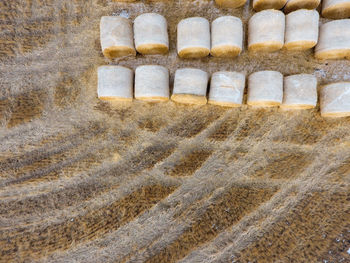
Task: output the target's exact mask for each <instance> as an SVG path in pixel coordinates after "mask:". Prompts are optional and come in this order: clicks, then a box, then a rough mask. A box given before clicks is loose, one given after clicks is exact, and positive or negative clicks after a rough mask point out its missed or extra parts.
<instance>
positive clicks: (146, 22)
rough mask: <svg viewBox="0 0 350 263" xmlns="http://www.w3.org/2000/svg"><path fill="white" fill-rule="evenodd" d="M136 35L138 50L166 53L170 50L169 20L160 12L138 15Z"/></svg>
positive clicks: (135, 27)
mask: <svg viewBox="0 0 350 263" xmlns="http://www.w3.org/2000/svg"><path fill="white" fill-rule="evenodd" d="M134 36H135V47H136V50H137V52H139V53H141V54H144V55H149V54H166V53H167V52H168V51H169V38H168V26H167V21H166V19H165V18H164V17H163V16H161V15H159V14H155V13H146V14H142V15H139V16H138V17H136V18H135V20H134Z"/></svg>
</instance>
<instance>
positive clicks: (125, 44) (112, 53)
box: [100, 16, 136, 59]
mask: <svg viewBox="0 0 350 263" xmlns="http://www.w3.org/2000/svg"><path fill="white" fill-rule="evenodd" d="M100 40H101V47H102V52H103V55H104V56H105V57H107V58H111V59H112V58H117V57H123V56H128V55H134V56H135V55H136V51H135V48H134V39H133V32H132V25H131V21H130V20H129V19H127V18H125V17H121V16H103V17H101V21H100Z"/></svg>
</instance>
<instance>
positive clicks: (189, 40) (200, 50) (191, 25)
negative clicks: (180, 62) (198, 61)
mask: <svg viewBox="0 0 350 263" xmlns="http://www.w3.org/2000/svg"><path fill="white" fill-rule="evenodd" d="M177 52H178V54H179V56H180V57H182V58H201V57H206V56H208V55H209V52H210V25H209V22H208V20H207V19H205V18H203V17H191V18H186V19H183V20H181V21H180V22H179V24H178V25H177Z"/></svg>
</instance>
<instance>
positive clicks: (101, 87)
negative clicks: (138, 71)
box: [97, 66, 134, 101]
mask: <svg viewBox="0 0 350 263" xmlns="http://www.w3.org/2000/svg"><path fill="white" fill-rule="evenodd" d="M133 81H134V73H133V71H132V70H131V69H129V68H125V67H121V66H101V67H99V68H98V88H97V94H98V98H99V99H101V100H109V101H132V99H133Z"/></svg>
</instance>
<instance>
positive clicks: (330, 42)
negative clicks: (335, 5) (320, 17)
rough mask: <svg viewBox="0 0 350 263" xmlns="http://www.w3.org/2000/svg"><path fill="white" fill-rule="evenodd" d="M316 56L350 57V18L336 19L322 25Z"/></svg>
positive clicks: (330, 57)
mask: <svg viewBox="0 0 350 263" xmlns="http://www.w3.org/2000/svg"><path fill="white" fill-rule="evenodd" d="M315 56H316V58H318V59H343V58H349V57H350V19H342V20H334V21H331V22H328V23H325V24H323V25H322V26H321V28H320V37H319V40H318V44H317V46H316V49H315Z"/></svg>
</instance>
